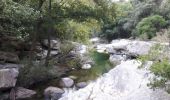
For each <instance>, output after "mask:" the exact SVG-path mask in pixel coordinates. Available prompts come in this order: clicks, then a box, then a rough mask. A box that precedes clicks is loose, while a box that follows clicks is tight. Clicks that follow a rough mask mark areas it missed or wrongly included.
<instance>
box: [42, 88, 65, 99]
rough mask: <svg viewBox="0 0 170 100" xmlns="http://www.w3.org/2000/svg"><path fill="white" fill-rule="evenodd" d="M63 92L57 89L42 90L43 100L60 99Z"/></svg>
mask: <svg viewBox="0 0 170 100" xmlns="http://www.w3.org/2000/svg"><path fill="white" fill-rule="evenodd" d="M63 93H64V90H62V89H60V88H57V87H51V86H50V87H48V88H46V89H45V90H44V96H45V100H58V99H59V98H61V96H62V94H63Z"/></svg>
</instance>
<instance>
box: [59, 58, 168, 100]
mask: <svg viewBox="0 0 170 100" xmlns="http://www.w3.org/2000/svg"><path fill="white" fill-rule="evenodd" d="M139 66H141V62H140V61H136V60H128V61H123V62H121V64H120V65H117V66H116V67H115V68H114V69H112V70H110V71H109V72H108V73H106V74H104V75H103V76H101V77H99V78H98V79H97V80H96V81H93V82H91V83H89V84H88V85H87V86H86V87H85V88H83V89H79V90H77V91H76V90H74V91H73V90H70V91H68V92H67V93H66V94H63V97H62V98H60V99H59V100H169V98H170V95H169V94H168V93H167V92H165V91H164V90H161V89H155V90H152V89H151V88H150V87H148V86H147V84H148V83H149V82H150V81H149V79H150V76H152V74H150V71H149V70H147V68H145V69H139V68H138V67H139Z"/></svg>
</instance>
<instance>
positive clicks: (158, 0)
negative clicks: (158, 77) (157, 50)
mask: <svg viewBox="0 0 170 100" xmlns="http://www.w3.org/2000/svg"><path fill="white" fill-rule="evenodd" d="M117 5H118V7H117V8H119V10H117V11H119V12H120V13H119V14H121V15H120V16H117V17H115V18H116V20H115V21H114V22H113V23H111V24H105V25H104V27H103V29H102V32H101V37H104V38H107V39H108V40H112V39H114V38H115V39H116V38H129V37H133V38H138V37H140V36H139V35H137V34H142V35H143V34H147V33H149V32H145V33H139V27H138V26H139V25H138V24H140V23H142V21H143V19H144V18H147V17H148V19H149V17H150V16H157V15H158V16H160V17H162V20H165V21H166V22H165V23H166V25H165V24H164V25H162V26H159V28H158V30H156V31H154V32H153V33H152V37H153V36H155V35H154V34H155V33H156V32H159V31H160V30H161V29H165V28H168V26H169V11H168V9H169V0H130V1H129V2H124V3H120V2H118V3H117ZM155 19H156V20H157V19H158V18H155ZM156 20H155V21H156ZM158 20H159V19H158ZM153 23H154V22H153ZM154 26H156V23H155V25H154ZM144 27H145V28H147V27H148V28H147V29H146V30H148V31H151V30H153V28H157V27H153V28H151V27H149V26H144ZM149 29H151V30H149ZM149 34H150V33H149ZM150 36H151V35H150ZM152 37H145V39H151V38H152Z"/></svg>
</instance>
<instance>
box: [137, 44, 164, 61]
mask: <svg viewBox="0 0 170 100" xmlns="http://www.w3.org/2000/svg"><path fill="white" fill-rule="evenodd" d="M164 48H165V47H164V46H162V45H160V44H156V45H154V46H153V47H152V48H151V50H150V51H149V53H148V54H147V55H142V56H139V57H138V60H140V61H141V62H146V61H159V60H160V59H161V57H160V55H162V51H163V50H164Z"/></svg>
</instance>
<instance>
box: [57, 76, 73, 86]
mask: <svg viewBox="0 0 170 100" xmlns="http://www.w3.org/2000/svg"><path fill="white" fill-rule="evenodd" d="M73 85H74V81H73V80H72V79H71V78H69V77H65V78H62V79H61V81H60V86H62V87H65V88H70V87H72V86H73Z"/></svg>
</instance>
